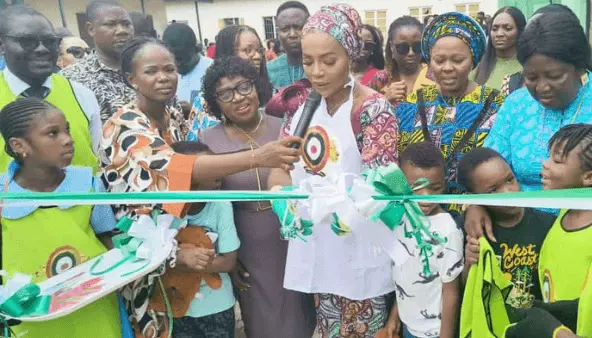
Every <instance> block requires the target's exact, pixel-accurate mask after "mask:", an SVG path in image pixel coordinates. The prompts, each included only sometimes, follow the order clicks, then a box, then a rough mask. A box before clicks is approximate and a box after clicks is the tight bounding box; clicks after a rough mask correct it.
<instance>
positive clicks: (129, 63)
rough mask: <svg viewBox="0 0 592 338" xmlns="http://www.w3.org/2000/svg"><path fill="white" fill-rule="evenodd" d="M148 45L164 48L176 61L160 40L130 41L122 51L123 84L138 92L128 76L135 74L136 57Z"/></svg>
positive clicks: (145, 38)
mask: <svg viewBox="0 0 592 338" xmlns="http://www.w3.org/2000/svg"><path fill="white" fill-rule="evenodd" d="M148 45H157V46H162V47H163V48H164V49H166V50H168V51H169V53H171V57H173V59H174V56H173V53H172V52H171V51H170V50H169V48H168V47H167V46H166V45H165V44H164V43H162V42H161V41H160V40H157V39H155V38H151V37H148V36H138V37H136V38H133V39H131V40H130V41H128V42H127V43H126V44H125V45H124V46H123V50H122V51H121V74H122V75H123V82H124V83H125V84H126V85H127V86H128V87H130V88H131V89H134V90H136V89H135V88H134V87H133V86H132V84H131V83H129V80H128V78H127V77H128V75H130V74H133V73H134V61H135V59H136V55H138V52H139V51H140V50H142V48H144V47H146V46H148Z"/></svg>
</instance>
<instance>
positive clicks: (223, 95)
mask: <svg viewBox="0 0 592 338" xmlns="http://www.w3.org/2000/svg"><path fill="white" fill-rule="evenodd" d="M253 88H255V84H254V83H253V81H251V80H247V81H243V82H241V83H239V84H238V85H237V86H236V87H234V88H228V89H223V90H221V91H219V92H217V93H216V98H217V99H218V101H220V102H222V103H228V102H230V101H232V100H234V93H235V92H236V93H237V94H239V95H242V96H247V95H249V94H251V92H253Z"/></svg>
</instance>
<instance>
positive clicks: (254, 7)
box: [166, 0, 498, 41]
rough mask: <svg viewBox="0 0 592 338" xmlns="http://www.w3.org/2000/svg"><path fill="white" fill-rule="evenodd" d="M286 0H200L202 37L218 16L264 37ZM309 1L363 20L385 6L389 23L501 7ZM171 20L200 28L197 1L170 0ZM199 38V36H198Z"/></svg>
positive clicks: (210, 35) (482, 2)
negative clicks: (418, 14) (416, 15)
mask: <svg viewBox="0 0 592 338" xmlns="http://www.w3.org/2000/svg"><path fill="white" fill-rule="evenodd" d="M284 1H285V0H214V3H199V18H200V23H201V32H202V40H203V39H208V40H210V41H213V39H214V37H215V36H216V34H217V33H218V31H219V30H220V29H219V25H218V20H220V19H223V18H241V19H243V20H244V24H245V25H249V26H251V27H253V28H255V29H256V30H257V32H258V33H259V36H260V37H261V38H262V39H264V38H265V32H264V26H263V17H266V16H275V13H276V10H277V8H278V7H279V5H280V4H282V3H283V2H284ZM300 1H301V2H302V3H304V4H306V6H307V7H308V9H309V11H310V12H311V13H313V12H315V11H317V10H318V9H319V8H320V7H321V6H322V5H323V4H329V3H333V2H343V3H349V4H350V5H352V6H353V7H354V8H356V9H357V10H358V11H359V12H360V15H361V16H362V20H363V19H364V11H366V10H385V9H386V11H387V12H386V15H387V24H386V26H387V29H388V25H389V24H390V23H391V22H392V21H393V20H395V19H396V18H398V17H399V16H402V15H408V14H409V8H410V7H432V13H434V14H438V13H445V12H450V11H454V10H455V8H456V7H455V6H456V5H458V4H479V9H480V10H481V11H484V12H485V13H487V14H492V15H493V13H494V12H495V11H496V10H497V8H498V5H497V0H339V1H325V0H300ZM166 15H167V20H168V21H169V22H170V21H171V20H177V21H186V22H187V24H189V26H191V27H192V28H193V29H194V31H195V32H196V35H197V32H198V29H197V15H196V10H195V3H193V2H178V3H171V2H167V3H166ZM198 38H199V36H198Z"/></svg>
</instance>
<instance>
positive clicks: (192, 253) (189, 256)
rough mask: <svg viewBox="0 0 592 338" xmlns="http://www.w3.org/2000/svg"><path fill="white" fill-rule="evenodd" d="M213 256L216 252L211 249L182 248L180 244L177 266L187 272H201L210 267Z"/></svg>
mask: <svg viewBox="0 0 592 338" xmlns="http://www.w3.org/2000/svg"><path fill="white" fill-rule="evenodd" d="M215 256H216V252H215V251H214V250H212V249H205V248H195V247H192V248H183V245H182V244H181V249H180V250H179V252H177V264H178V265H180V266H181V267H182V268H185V269H187V270H191V271H198V272H203V271H206V270H207V269H208V268H209V267H210V265H211V264H212V261H213V260H214V257H215Z"/></svg>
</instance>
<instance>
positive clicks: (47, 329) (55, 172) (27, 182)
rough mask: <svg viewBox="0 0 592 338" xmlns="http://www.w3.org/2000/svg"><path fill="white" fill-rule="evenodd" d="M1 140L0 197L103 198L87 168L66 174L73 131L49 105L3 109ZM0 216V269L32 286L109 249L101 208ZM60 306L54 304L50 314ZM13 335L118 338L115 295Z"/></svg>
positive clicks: (7, 210)
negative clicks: (6, 162) (5, 163)
mask: <svg viewBox="0 0 592 338" xmlns="http://www.w3.org/2000/svg"><path fill="white" fill-rule="evenodd" d="M0 133H2V136H3V137H4V141H5V142H6V153H7V154H8V155H10V156H11V157H13V158H14V161H12V163H11V164H10V166H9V168H8V172H7V173H5V174H3V175H2V176H0V191H2V192H4V193H7V192H83V193H87V192H94V191H99V190H101V188H102V187H101V185H100V181H99V180H98V179H96V178H95V177H94V176H93V173H92V168H86V167H74V166H70V164H71V162H72V157H73V156H74V143H73V141H72V136H71V135H70V126H69V124H68V121H67V120H66V118H65V117H64V114H63V113H62V112H61V111H60V110H59V109H57V108H55V107H54V106H52V105H50V104H49V103H47V102H44V101H42V100H40V99H37V98H33V97H30V98H22V99H18V100H16V101H14V102H12V103H10V104H8V105H6V106H5V107H4V109H2V111H1V112H0ZM0 215H1V218H0V223H1V225H2V269H4V270H6V271H7V272H8V273H10V274H13V273H15V272H21V273H24V274H28V275H31V276H33V282H35V283H38V282H42V281H44V280H46V279H48V278H51V277H54V276H55V275H58V274H60V273H62V272H64V271H66V270H68V269H70V268H72V267H74V266H76V265H78V264H80V263H83V262H84V261H87V260H89V259H92V258H94V257H96V256H98V255H100V254H102V253H104V252H106V251H107V248H106V247H110V246H112V243H111V238H110V236H109V234H110V233H111V231H112V230H113V229H114V228H115V217H114V215H113V212H112V211H111V208H110V207H109V206H106V205H105V206H103V205H100V206H82V205H62V206H54V207H37V206H5V207H0ZM4 282H6V280H5V281H4ZM81 292H82V293H84V292H85V290H81ZM81 295H82V294H80V293H79V294H76V295H72V297H77V296H81ZM55 297H58V296H54V298H55ZM58 300H59V299H54V300H53V301H52V306H53V305H55V304H57V301H58ZM61 301H67V299H62V300H61ZM54 303H55V304H54ZM128 325H129V324H128ZM13 329H14V331H15V332H16V333H17V334H18V333H19V332H20V333H24V332H26V333H27V337H32V338H36V337H43V338H51V337H55V338H61V337H65V336H68V337H99V336H100V337H103V338H116V337H121V336H122V324H121V323H120V316H119V309H118V300H117V297H116V295H115V293H114V294H111V295H109V296H106V297H104V298H102V299H100V300H98V301H96V302H94V303H92V304H90V305H88V306H86V307H84V308H83V309H80V310H78V311H76V312H74V313H72V314H70V315H68V316H66V317H63V318H60V319H56V320H52V321H46V322H26V323H25V322H23V323H21V324H20V325H18V326H15V327H14V328H13Z"/></svg>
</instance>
